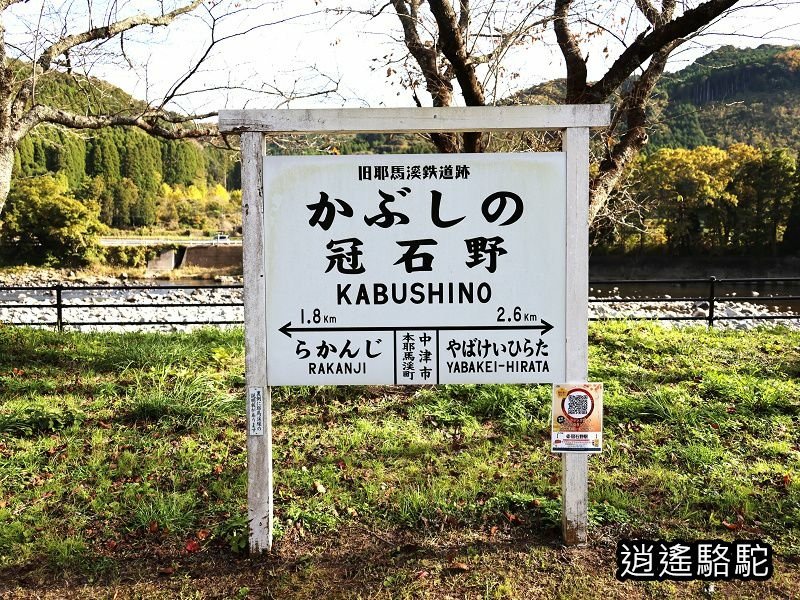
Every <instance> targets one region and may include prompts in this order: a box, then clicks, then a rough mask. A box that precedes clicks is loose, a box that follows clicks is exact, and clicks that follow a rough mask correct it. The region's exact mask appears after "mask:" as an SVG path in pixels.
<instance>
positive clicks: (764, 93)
mask: <svg viewBox="0 0 800 600" xmlns="http://www.w3.org/2000/svg"><path fill="white" fill-rule="evenodd" d="M653 113H654V114H653V120H654V121H655V122H656V126H655V127H654V129H653V131H652V133H651V136H650V138H651V139H650V146H649V148H650V149H651V150H655V149H658V148H660V147H672V148H690V149H691V148H695V147H697V146H703V145H713V146H720V147H728V146H730V145H731V144H733V143H736V142H741V143H746V144H751V145H754V146H769V147H773V148H792V149H794V150H795V151H797V150H798V149H800V47H790V48H787V47H785V46H770V45H762V46H759V47H758V48H749V49H740V48H734V47H732V46H724V47H722V48H720V49H719V50H716V51H714V52H711V53H709V54H707V55H705V56H703V57H701V58H699V59H698V60H697V61H695V62H694V63H693V64H692V65H690V66H688V67H686V68H685V69H683V70H681V71H678V72H677V73H670V74H667V75H665V76H664V78H663V79H662V81H661V83H660V85H659V89H658V94H657V102H656V106H655V107H654V111H653Z"/></svg>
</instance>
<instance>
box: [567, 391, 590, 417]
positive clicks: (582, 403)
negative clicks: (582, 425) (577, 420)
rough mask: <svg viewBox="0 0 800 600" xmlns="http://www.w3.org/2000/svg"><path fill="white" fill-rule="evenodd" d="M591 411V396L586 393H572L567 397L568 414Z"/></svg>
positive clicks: (583, 413) (582, 413) (580, 413)
mask: <svg viewBox="0 0 800 600" xmlns="http://www.w3.org/2000/svg"><path fill="white" fill-rule="evenodd" d="M588 412H589V397H588V396H586V394H572V395H570V396H568V397H567V414H570V415H585V414H587V413H588Z"/></svg>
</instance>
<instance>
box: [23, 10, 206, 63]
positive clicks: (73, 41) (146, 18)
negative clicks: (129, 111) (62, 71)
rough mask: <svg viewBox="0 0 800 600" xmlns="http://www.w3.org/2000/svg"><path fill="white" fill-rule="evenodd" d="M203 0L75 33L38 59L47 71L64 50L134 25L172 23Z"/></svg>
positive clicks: (118, 32) (105, 37) (161, 25)
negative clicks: (168, 10) (161, 13)
mask: <svg viewBox="0 0 800 600" xmlns="http://www.w3.org/2000/svg"><path fill="white" fill-rule="evenodd" d="M202 3H203V0H193V1H192V2H190V3H189V4H186V5H184V6H182V7H180V8H176V9H175V10H173V11H170V12H168V13H165V14H163V15H160V16H152V15H146V14H138V15H134V16H132V17H128V18H127V19H122V20H121V21H116V22H114V23H110V24H109V25H105V26H103V27H94V28H92V29H89V30H87V31H84V32H82V33H75V34H72V35H68V36H65V37H63V38H61V39H59V40H58V41H57V42H55V43H54V44H52V45H51V46H49V47H48V48H46V49H45V51H44V52H43V53H42V55H41V56H40V57H39V60H38V61H37V62H38V64H39V66H40V67H41V68H42V70H44V71H47V70H49V69H50V66H51V64H52V62H53V59H55V58H57V57H58V56H60V55H62V54H63V53H64V52H66V51H67V50H69V49H70V48H74V47H75V46H79V45H81V44H86V43H88V42H92V41H96V40H107V39H110V38H112V37H114V36H116V35H118V34H120V33H122V32H123V31H128V30H130V29H133V28H134V27H140V26H142V25H150V26H152V27H163V26H166V25H169V24H170V23H172V22H173V21H174V20H175V19H176V18H178V17H179V16H181V15H185V14H187V13H189V12H191V11H193V10H194V9H195V8H197V7H198V6H200V5H201V4H202Z"/></svg>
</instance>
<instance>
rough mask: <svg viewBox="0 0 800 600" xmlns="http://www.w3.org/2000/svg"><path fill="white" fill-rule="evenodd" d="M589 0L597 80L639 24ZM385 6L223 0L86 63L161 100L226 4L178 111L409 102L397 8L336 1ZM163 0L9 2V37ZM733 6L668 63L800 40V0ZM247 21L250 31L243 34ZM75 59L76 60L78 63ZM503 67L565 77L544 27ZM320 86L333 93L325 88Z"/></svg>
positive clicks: (492, 87) (37, 35)
mask: <svg viewBox="0 0 800 600" xmlns="http://www.w3.org/2000/svg"><path fill="white" fill-rule="evenodd" d="M483 1H484V3H488V2H490V0H483ZM578 1H580V0H578ZM583 1H584V2H586V4H587V6H589V7H590V8H589V10H590V11H591V14H590V18H591V20H593V21H594V22H596V23H600V24H602V25H604V26H605V27H606V28H607V29H608V31H609V33H606V34H597V35H595V34H592V37H591V39H590V41H588V42H587V43H586V44H585V45H584V48H585V51H586V53H587V54H588V61H587V65H588V68H589V76H590V79H592V78H597V77H599V76H600V75H601V74H602V73H603V72H604V70H605V69H607V68H608V66H609V64H610V61H611V60H612V59H613V57H614V56H615V55H616V54H618V53H619V52H620V51H621V49H622V48H623V47H624V46H623V44H624V43H625V42H629V41H630V40H632V39H633V38H634V37H635V35H636V34H638V32H639V31H641V27H642V25H643V23H642V21H641V19H639V20H637V19H636V15H635V12H631V11H630V10H629V7H630V4H631V3H630V2H626V1H625V0H617V1H615V2H612V1H596V2H592V1H590V0H583ZM508 2H509V3H510V4H509V6H510V8H509V10H508V11H507V12H506V13H504V14H500V15H498V14H494V15H493V19H494V20H493V21H492V22H490V23H488V24H489V25H491V26H492V30H495V31H496V30H498V29H499V28H501V27H503V26H504V25H505V24H507V23H508V22H511V21H513V20H514V17H515V15H516V14H517V12H515V9H516V10H517V11H518V10H523V9H525V10H527V8H528V7H529V6H530V5H531V4H533V3H530V2H521V1H520V0H508ZM695 3H696V2H695ZM382 4H384V3H383V2H377V1H373V0H360V1H359V0H356V1H355V2H343V1H340V0H291V1H284V2H279V1H271V0H266V1H261V2H259V1H257V0H243V1H235V2H234V1H228V0H222V2H219V3H218V4H217V6H216V8H215V9H213V10H212V11H211V12H209V11H207V10H200V11H197V12H196V13H195V14H193V15H192V16H185V17H182V18H181V19H180V20H178V21H177V22H175V23H173V25H171V26H170V27H168V28H159V29H158V30H151V29H150V28H147V29H146V30H144V31H140V32H139V33H137V34H135V35H128V36H126V38H125V39H124V42H123V46H122V47H123V49H124V51H125V58H124V59H121V58H119V57H120V45H119V43H118V42H112V43H109V44H105V45H103V46H101V47H100V48H99V50H100V52H101V53H102V56H101V58H100V59H98V58H97V54H93V55H91V56H88V57H86V59H87V63H86V64H90V65H91V71H90V72H91V73H92V74H93V75H96V76H100V77H103V78H104V79H107V80H109V81H111V82H112V83H114V84H116V85H118V86H120V87H122V88H123V89H125V90H126V91H128V92H130V93H132V94H133V95H134V96H136V97H138V98H141V99H146V100H149V101H156V100H157V99H158V98H159V97H161V96H163V94H164V93H165V92H166V91H167V90H169V89H170V87H171V85H173V84H174V82H176V81H180V80H181V78H182V77H183V76H185V75H186V73H187V72H189V71H190V70H191V69H192V67H193V65H194V64H196V62H197V60H198V58H199V57H201V56H203V54H204V52H205V51H206V49H207V48H208V39H209V31H210V29H209V23H211V22H212V15H217V16H218V17H219V16H221V15H224V14H225V13H226V12H227V13H228V16H225V17H223V18H219V19H218V20H217V21H216V22H215V23H214V26H215V34H216V36H217V38H218V39H220V38H225V37H227V36H231V37H229V39H223V40H222V41H221V42H219V44H218V45H217V46H215V47H214V49H213V50H212V52H211V54H210V55H209V57H208V60H207V61H206V62H205V63H204V64H203V66H202V67H201V68H200V69H199V70H198V72H197V73H196V74H195V75H194V76H193V77H192V78H191V79H190V80H189V81H188V82H187V83H186V84H184V85H183V86H182V87H180V92H181V93H183V92H192V93H191V94H187V95H179V96H178V97H177V98H176V100H175V101H174V102H173V104H172V105H171V108H173V109H177V110H181V111H182V112H187V113H191V112H205V111H214V110H219V109H221V108H273V107H276V106H283V107H286V106H289V107H292V108H306V107H317V106H413V96H412V94H411V92H410V90H409V89H408V88H407V87H406V86H404V85H403V82H404V80H406V79H407V72H408V71H407V69H406V68H405V67H404V66H403V64H402V63H401V62H392V60H393V59H400V58H401V57H402V56H403V53H404V52H403V51H404V50H405V48H404V47H403V45H402V43H401V42H400V41H398V40H399V37H400V33H399V28H398V23H399V22H398V19H397V17H396V15H394V14H393V13H392V12H391V11H390V9H387V10H385V11H384V12H383V13H382V14H380V15H379V16H377V17H375V18H370V17H368V16H366V15H364V14H358V13H356V14H353V13H352V12H348V13H347V14H342V13H341V12H338V11H336V10H335V9H337V8H342V7H347V8H350V9H355V10H356V11H358V10H367V9H369V8H371V7H372V6H375V5H377V6H380V5H382ZM680 4H681V3H680V1H679V5H680ZM765 4H773V5H775V6H764V5H765ZM157 5H158V2H151V1H150V0H136V1H129V2H127V3H126V2H124V1H123V2H119V1H117V2H113V3H109V2H95V3H94V4H91V0H86V1H84V2H80V1H78V0H71V1H70V2H61V1H55V0H46V1H45V2H44V3H42V2H26V3H23V4H20V5H16V6H14V7H12V13H13V14H12V18H10V19H9V18H8V17H7V16H6V23H5V25H6V28H7V30H8V33H7V39H8V40H9V41H10V42H11V43H12V44H13V45H14V46H15V47H16V48H18V49H19V52H21V53H22V52H24V53H25V55H26V56H28V57H29V58H30V57H31V56H37V55H39V54H41V48H42V47H43V46H44V45H45V44H46V43H47V41H48V40H49V39H53V36H54V35H55V34H57V33H58V32H60V31H63V29H64V24H65V23H66V27H67V30H68V31H70V32H73V31H78V30H80V29H81V28H84V27H85V26H86V24H87V23H88V22H89V20H88V19H89V14H88V11H87V10H86V7H87V6H91V8H92V14H91V18H92V23H95V24H96V23H98V22H100V21H102V20H103V19H104V18H108V14H109V13H108V11H109V7H110V6H113V7H115V8H116V10H117V11H118V12H117V15H118V16H127V15H129V14H131V13H133V12H136V11H138V10H147V9H153V8H155V7H157ZM473 6H475V7H476V8H477V9H480V8H481V6H482V0H473ZM737 7H741V8H737V10H736V11H734V12H733V13H732V14H731V15H728V16H726V17H725V18H724V19H721V20H719V21H718V22H717V23H715V24H713V25H712V26H711V27H709V28H708V30H707V31H706V32H704V34H703V35H702V36H701V37H699V38H697V39H695V40H690V41H688V42H687V43H686V44H685V45H684V46H682V47H681V49H680V50H679V51H678V52H676V54H675V56H674V58H673V60H672V61H671V64H670V69H672V70H676V69H679V68H681V67H683V66H686V65H687V64H689V63H690V62H691V61H692V60H694V59H695V58H697V57H698V56H700V55H702V54H705V53H706V52H708V51H709V50H710V49H712V48H714V47H717V46H719V45H722V44H733V45H736V46H757V45H759V44H762V43H774V44H792V43H800V0H773V1H772V2H768V1H767V0H750V2H740V3H739V5H737ZM247 30H251V31H249V33H247V34H243V32H245V31H247ZM584 33H586V34H588V33H589V30H588V29H586V30H584ZM80 59H81V57H80V56H75V57H73V61H74V62H76V63H77V62H79V61H80ZM502 64H503V67H504V70H503V72H502V74H501V76H499V77H497V78H494V77H487V78H486V82H485V83H486V88H487V91H489V92H490V94H491V95H494V96H495V97H498V98H502V97H503V96H505V95H508V94H509V93H511V92H513V91H514V90H517V89H524V88H526V87H530V86H531V85H535V84H538V83H541V82H543V81H546V80H549V79H553V78H556V77H561V76H563V62H562V60H561V56H560V52H559V51H558V48H557V47H556V46H555V44H554V40H553V39H552V32H551V31H550V28H547V27H546V28H545V32H544V34H543V36H542V38H541V40H540V41H538V42H537V43H535V44H529V45H527V46H525V47H521V48H518V49H511V50H510V51H509V52H508V54H507V55H505V57H504V60H503V63H502ZM483 74H484V75H485V74H486V69H485V68H484V70H483ZM222 88H228V89H227V90H225V89H222ZM202 90H206V91H202ZM325 90H329V91H330V93H328V94H320V93H319V92H320V91H325ZM417 91H418V93H419V94H420V97H421V99H422V101H423V103H424V104H429V98H426V94H425V92H424V86H421V88H420V89H418V90H417Z"/></svg>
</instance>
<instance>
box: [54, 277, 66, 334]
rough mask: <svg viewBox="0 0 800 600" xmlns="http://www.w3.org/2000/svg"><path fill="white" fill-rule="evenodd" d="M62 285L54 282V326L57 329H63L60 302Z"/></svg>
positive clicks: (61, 305) (62, 314)
mask: <svg viewBox="0 0 800 600" xmlns="http://www.w3.org/2000/svg"><path fill="white" fill-rule="evenodd" d="M62 289H63V286H62V285H61V284H60V283H59V284H56V327H58V330H59V331H64V318H63V317H64V313H63V304H62V302H61V290H62Z"/></svg>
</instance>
